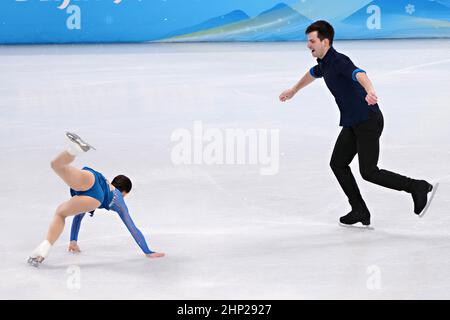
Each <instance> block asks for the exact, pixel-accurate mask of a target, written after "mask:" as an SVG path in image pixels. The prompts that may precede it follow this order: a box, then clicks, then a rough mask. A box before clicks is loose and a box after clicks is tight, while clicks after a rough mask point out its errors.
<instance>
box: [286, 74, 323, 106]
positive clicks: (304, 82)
mask: <svg viewBox="0 0 450 320" xmlns="http://www.w3.org/2000/svg"><path fill="white" fill-rule="evenodd" d="M315 79H316V78H315V77H313V76H312V75H311V71H308V72H307V73H306V74H305V75H304V76H303V77H302V78H301V79H300V80H299V81H298V82H297V83H296V84H295V85H294V86H293V87H292V88H290V89H287V90H284V91H283V92H282V93H281V94H280V97H279V98H280V101H282V102H284V101H287V100H289V99H291V98H292V97H293V96H295V94H296V93H297V92H299V91H300V90H301V89H303V88H304V87H306V86H307V85H309V84H310V83H312V82H313V81H314V80H315Z"/></svg>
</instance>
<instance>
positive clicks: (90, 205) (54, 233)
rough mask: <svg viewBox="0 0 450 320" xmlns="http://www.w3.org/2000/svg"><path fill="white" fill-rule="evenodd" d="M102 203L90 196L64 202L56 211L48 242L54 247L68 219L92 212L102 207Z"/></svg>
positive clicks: (49, 230)
mask: <svg viewBox="0 0 450 320" xmlns="http://www.w3.org/2000/svg"><path fill="white" fill-rule="evenodd" d="M100 204H101V203H100V201H98V200H97V199H94V198H92V197H89V196H75V197H72V198H71V199H70V200H68V201H66V202H63V203H62V204H60V205H59V206H58V208H57V209H56V213H55V216H54V217H53V221H52V222H51V224H50V227H49V229H48V232H47V238H46V239H47V240H48V242H50V244H51V245H53V244H54V243H55V242H56V240H58V238H59V236H60V235H61V233H62V232H63V230H64V224H65V220H66V218H67V217H70V216H74V215H77V214H80V213H84V212H90V211H93V210H95V209H97V208H98V207H99V206H100Z"/></svg>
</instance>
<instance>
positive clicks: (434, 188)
mask: <svg viewBox="0 0 450 320" xmlns="http://www.w3.org/2000/svg"><path fill="white" fill-rule="evenodd" d="M432 185H433V189H432V190H431V194H430V197H429V198H428V201H427V205H426V206H425V208H423V210H422V212H421V213H420V214H419V217H421V218H422V217H423V216H424V215H425V213H426V212H427V210H428V208H429V207H430V204H431V201H433V198H434V195H435V194H436V191H437V189H438V187H439V182H435V183H433V184H432Z"/></svg>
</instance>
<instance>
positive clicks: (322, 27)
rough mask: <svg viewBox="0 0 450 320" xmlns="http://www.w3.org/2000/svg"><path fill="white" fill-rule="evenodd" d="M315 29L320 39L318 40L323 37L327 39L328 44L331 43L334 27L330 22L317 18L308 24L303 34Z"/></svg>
mask: <svg viewBox="0 0 450 320" xmlns="http://www.w3.org/2000/svg"><path fill="white" fill-rule="evenodd" d="M314 31H317V37H318V38H319V39H320V41H323V40H324V39H328V40H329V41H330V46H332V45H333V39H334V29H333V26H332V25H331V24H329V23H328V22H327V21H325V20H318V21H316V22H314V23H312V24H311V25H309V27H308V28H306V31H305V34H308V33H311V32H314Z"/></svg>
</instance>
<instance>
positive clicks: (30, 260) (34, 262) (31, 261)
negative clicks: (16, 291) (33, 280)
mask: <svg viewBox="0 0 450 320" xmlns="http://www.w3.org/2000/svg"><path fill="white" fill-rule="evenodd" d="M27 262H28V264H29V265H30V266H32V267H35V268H39V264H40V262H39V261H38V260H37V259H36V258H32V257H29V258H28V261H27Z"/></svg>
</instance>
